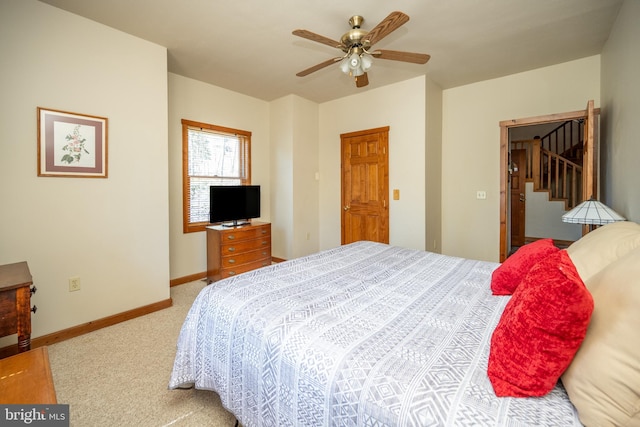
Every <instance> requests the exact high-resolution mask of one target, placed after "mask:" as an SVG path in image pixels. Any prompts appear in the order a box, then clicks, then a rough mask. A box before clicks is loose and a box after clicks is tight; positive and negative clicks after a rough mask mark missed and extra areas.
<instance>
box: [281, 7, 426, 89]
mask: <svg viewBox="0 0 640 427" xmlns="http://www.w3.org/2000/svg"><path fill="white" fill-rule="evenodd" d="M407 21H409V15H407V14H405V13H402V12H397V11H396V12H391V13H390V14H389V16H387V17H386V18H384V19H383V20H382V21H381V22H380V23H379V24H378V25H376V26H375V27H373V29H372V30H371V31H365V30H363V29H361V28H360V26H361V25H362V23H363V22H364V18H363V17H362V16H359V15H355V16H352V17H351V18H350V19H349V25H350V26H351V30H349V31H347V32H346V33H344V34H343V35H342V37H341V38H340V41H335V40H332V39H330V38H328V37H324V36H321V35H319V34H316V33H312V32H311V31H308V30H294V31H293V33H292V34H293V35H295V36H298V37H302V38H305V39H308V40H312V41H314V42H318V43H322V44H325V45H327V46H331V47H334V48H337V49H340V50H342V52H344V55H342V56H338V57H335V58H331V59H328V60H326V61H324V62H321V63H319V64H317V65H314V66H313V67H310V68H307V69H306V70H303V71H300V72H299V73H297V74H296V76H298V77H304V76H306V75H309V74H311V73H313V72H315V71H318V70H321V69H323V68H325V67H328V66H329V65H332V64H335V63H337V62H339V63H340V70H341V71H342V72H343V73H345V74H348V75H349V76H352V77H355V80H356V86H357V87H363V86H366V85H368V84H369V77H368V76H367V71H368V70H369V69H370V68H371V65H372V64H373V58H379V59H389V60H392V61H403V62H411V63H414V64H426V63H427V61H428V60H429V58H431V57H430V56H429V55H426V54H424V53H413V52H402V51H397V50H385V49H376V50H373V51H372V50H371V47H372V46H373V45H374V44H376V43H378V42H379V41H380V40H382V39H383V38H384V37H386V36H388V35H389V34H391V33H392V32H393V31H395V30H397V29H398V28H400V27H401V26H402V25H404V24H405V23H406V22H407Z"/></svg>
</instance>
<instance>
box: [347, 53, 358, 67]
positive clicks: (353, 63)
mask: <svg viewBox="0 0 640 427" xmlns="http://www.w3.org/2000/svg"><path fill="white" fill-rule="evenodd" d="M349 68H351V69H352V70H355V69H356V68H360V57H359V56H358V54H357V53H355V52H354V53H353V54H352V55H351V56H350V57H349Z"/></svg>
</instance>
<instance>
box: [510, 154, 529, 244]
mask: <svg viewBox="0 0 640 427" xmlns="http://www.w3.org/2000/svg"><path fill="white" fill-rule="evenodd" d="M526 161H527V150H511V166H512V172H511V195H510V196H511V246H512V247H513V246H523V245H524V234H525V233H524V231H525V227H524V225H525V208H526V166H525V165H526ZM516 169H517V170H516Z"/></svg>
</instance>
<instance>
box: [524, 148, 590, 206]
mask: <svg viewBox="0 0 640 427" xmlns="http://www.w3.org/2000/svg"><path fill="white" fill-rule="evenodd" d="M531 163H532V176H533V189H534V191H548V192H549V200H564V202H565V209H567V210H569V209H572V208H573V207H575V206H577V205H578V203H580V201H581V200H582V185H581V182H582V166H581V165H579V164H577V163H574V162H572V161H571V160H568V159H565V158H564V157H562V156H561V155H559V154H557V153H554V152H551V151H550V150H547V149H545V148H542V147H541V140H540V139H535V140H533V149H532V162H531Z"/></svg>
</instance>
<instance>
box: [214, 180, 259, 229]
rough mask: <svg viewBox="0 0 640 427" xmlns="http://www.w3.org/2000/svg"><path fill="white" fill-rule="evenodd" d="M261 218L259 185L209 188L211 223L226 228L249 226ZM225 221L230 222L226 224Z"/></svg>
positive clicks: (215, 186)
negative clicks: (251, 222)
mask: <svg viewBox="0 0 640 427" xmlns="http://www.w3.org/2000/svg"><path fill="white" fill-rule="evenodd" d="M259 216H260V186H259V185H212V186H210V187H209V222H211V223H219V222H221V223H223V224H222V225H223V226H224V227H237V226H239V225H246V224H248V223H249V222H248V220H249V219H251V218H258V217H259ZM225 221H229V222H227V223H225Z"/></svg>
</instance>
